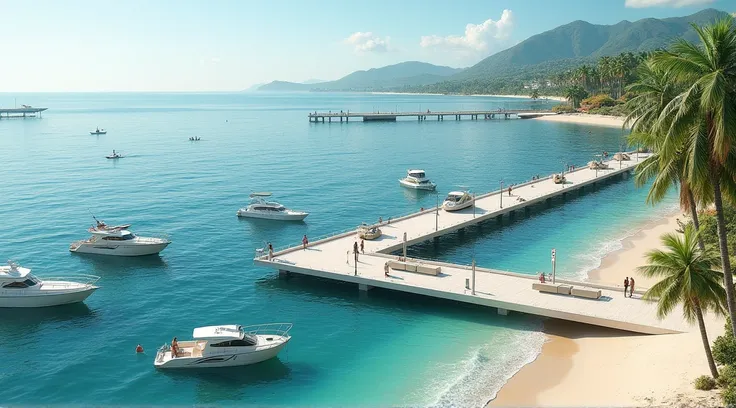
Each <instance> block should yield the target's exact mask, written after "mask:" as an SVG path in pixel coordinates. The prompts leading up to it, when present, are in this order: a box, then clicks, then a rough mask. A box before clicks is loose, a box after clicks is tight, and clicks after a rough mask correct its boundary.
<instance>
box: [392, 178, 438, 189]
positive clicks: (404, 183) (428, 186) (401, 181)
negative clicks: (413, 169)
mask: <svg viewBox="0 0 736 408" xmlns="http://www.w3.org/2000/svg"><path fill="white" fill-rule="evenodd" d="M399 184H400V185H401V186H402V187H404V188H408V189H412V190H427V191H431V190H434V189H435V188H437V185H436V184H434V183H427V184H414V183H409V182H408V181H406V180H404V179H399Z"/></svg>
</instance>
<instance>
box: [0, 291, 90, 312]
mask: <svg viewBox="0 0 736 408" xmlns="http://www.w3.org/2000/svg"><path fill="white" fill-rule="evenodd" d="M95 290H97V286H89V287H87V288H84V289H80V290H75V291H69V292H58V293H39V294H38V295H14V296H5V295H3V294H2V292H0V308H3V307H14V308H33V307H51V306H60V305H68V304H71V303H79V302H83V301H84V300H85V299H87V298H88V297H89V295H91V294H92V293H93V292H94V291H95Z"/></svg>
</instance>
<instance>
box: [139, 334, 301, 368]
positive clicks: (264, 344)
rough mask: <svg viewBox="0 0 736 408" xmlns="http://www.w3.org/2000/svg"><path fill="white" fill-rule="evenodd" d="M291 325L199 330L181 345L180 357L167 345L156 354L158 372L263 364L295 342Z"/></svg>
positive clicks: (178, 352)
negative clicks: (162, 370) (292, 338)
mask: <svg viewBox="0 0 736 408" xmlns="http://www.w3.org/2000/svg"><path fill="white" fill-rule="evenodd" d="M291 326H292V325H291V323H270V324H262V325H254V326H246V327H243V326H238V325H234V324H231V325H224V326H207V327H198V328H196V329H194V332H193V333H192V338H193V340H189V341H178V342H177V343H178V348H177V349H178V350H177V352H176V355H175V356H174V355H172V350H171V345H169V344H164V345H163V346H162V347H161V348H159V350H158V352H157V353H156V359H155V360H154V361H153V366H154V367H156V368H203V367H232V366H243V365H249V364H256V363H260V362H261V361H265V360H268V359H271V358H273V357H276V355H277V354H278V353H279V351H281V349H283V348H284V347H285V346H286V344H287V343H288V342H289V340H291V336H290V335H289V330H291Z"/></svg>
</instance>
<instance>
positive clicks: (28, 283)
mask: <svg viewBox="0 0 736 408" xmlns="http://www.w3.org/2000/svg"><path fill="white" fill-rule="evenodd" d="M34 285H36V281H35V280H34V279H31V278H29V279H26V280H24V281H23V282H10V283H6V284H5V285H3V288H9V289H25V288H27V287H30V286H34Z"/></svg>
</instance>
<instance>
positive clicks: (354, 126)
mask: <svg viewBox="0 0 736 408" xmlns="http://www.w3.org/2000/svg"><path fill="white" fill-rule="evenodd" d="M16 98H17V103H18V104H20V103H24V104H29V105H34V106H44V107H48V108H49V110H48V111H47V112H45V113H44V114H43V117H42V118H27V119H8V120H6V119H2V120H0V258H2V257H4V258H7V259H13V260H16V261H18V262H19V263H20V264H22V265H24V266H27V267H30V268H32V269H33V271H34V273H35V274H37V275H39V276H40V277H43V276H44V275H45V276H58V275H65V274H73V273H86V274H94V275H98V276H100V277H101V279H100V281H99V284H100V286H101V289H99V290H98V291H97V292H96V293H95V294H93V295H92V296H91V297H90V298H89V299H87V301H86V302H85V303H84V304H78V305H72V306H69V307H61V308H51V309H42V310H10V309H5V310H0V383H1V384H2V387H0V404H9V405H20V404H23V405H27V404H34V405H46V404H65V405H101V404H105V405H164V404H165V405H194V404H209V405H218V406H219V405H235V404H237V405H243V404H253V405H279V406H295V405H301V406H305V405H309V406H325V405H328V406H387V405H419V406H423V405H439V406H452V405H454V406H482V405H483V404H484V403H485V402H487V401H488V400H489V399H491V398H492V397H493V396H494V395H495V392H496V391H497V390H498V389H499V388H500V387H501V386H502V385H503V383H504V381H505V380H506V379H507V378H508V377H510V376H511V375H512V374H513V373H514V372H515V371H516V370H518V369H519V368H520V367H521V366H522V365H523V364H525V363H527V362H529V361H531V360H532V359H534V358H535V356H536V355H537V354H538V352H539V350H540V349H541V345H542V343H543V341H544V336H543V335H542V334H541V333H540V332H539V329H540V321H539V320H538V319H536V318H533V317H529V316H522V315H518V314H512V315H510V316H503V317H502V316H497V315H496V312H495V310H493V309H484V308H479V307H471V306H467V305H461V304H456V303H453V302H447V301H438V300H433V299H429V298H425V297H420V296H412V295H407V294H403V293H393V292H388V291H382V290H380V289H377V290H373V291H371V292H369V293H367V294H361V293H359V292H358V290H357V288H356V287H354V286H352V285H348V284H339V283H334V282H331V281H325V280H320V279H314V278H308V277H299V276H295V277H292V278H290V279H288V280H284V279H279V278H278V275H277V273H275V271H273V270H270V269H265V268H258V267H255V266H254V265H253V262H252V258H253V256H254V250H255V249H256V248H259V247H262V246H263V244H264V242H266V241H271V242H273V243H274V245H275V246H281V245H286V244H296V243H298V242H299V241H300V239H301V236H302V235H303V234H307V235H308V236H310V237H317V236H319V235H322V234H327V233H330V232H334V231H337V230H343V229H347V228H350V227H353V226H357V225H358V224H359V223H360V222H362V221H373V220H376V219H378V217H379V216H382V217H383V218H384V219H385V218H387V217H388V216H392V215H393V216H396V215H399V214H403V213H406V212H409V211H416V210H418V209H419V208H420V207H430V206H434V205H435V201H436V198H435V196H434V195H433V194H424V195H422V194H419V195H417V194H413V193H412V192H409V191H406V190H403V189H402V188H400V187H399V184H398V182H397V179H398V178H400V177H402V176H404V174H405V172H406V169H408V168H422V169H424V170H426V172H427V174H428V176H429V177H430V178H431V179H432V180H433V181H435V182H436V183H437V184H438V190H439V191H440V194H442V193H444V192H447V191H449V190H453V189H457V188H458V187H459V186H466V187H468V188H470V189H471V190H473V191H476V192H479V193H480V192H486V191H490V190H492V189H496V188H498V186H499V182H500V181H501V180H503V181H504V182H505V183H506V184H509V183H514V182H521V181H523V180H526V179H529V178H531V176H532V175H535V174H541V175H548V174H550V173H552V172H555V171H559V170H561V169H562V168H563V167H564V165H565V164H566V163H575V164H578V165H583V164H584V163H586V162H587V161H589V160H591V159H592V157H593V155H594V154H596V153H599V152H601V151H603V150H607V151H609V152H613V151H617V150H618V149H619V146H620V143H621V142H622V140H623V138H624V135H623V133H622V131H621V130H620V129H611V128H602V127H586V126H580V125H569V124H559V123H548V122H542V121H534V120H506V121H503V120H493V121H491V120H477V121H471V120H462V121H454V120H445V121H443V122H437V121H433V120H427V121H425V122H417V121H416V120H411V119H407V120H400V121H398V122H396V123H362V122H359V121H356V122H350V123H342V124H341V123H339V122H337V123H335V122H333V123H331V124H328V123H324V124H322V123H318V124H315V123H309V122H308V119H307V114H308V112H310V111H312V112H313V111H315V110H319V111H326V110H332V111H339V110H350V111H353V112H357V111H375V110H378V111H396V110H399V111H416V110H419V111H423V110H426V109H430V110H437V111H438V110H458V109H465V110H470V109H485V108H487V109H497V108H499V107H500V108H518V107H547V106H550V105H551V103H550V102H544V101H530V100H523V99H505V98H491V97H461V96H429V95H422V96H419V95H385V94H376V95H371V94H321V93H316V94H312V93H300V94H250V93H232V94H228V93H211V94H207V93H204V94H203V93H197V94H187V93H172V94H162V93H158V94H141V93H110V94H17V95H16V94H12V95H11V94H0V107H12V106H13V104H14V103H15V99H16ZM428 119H429V118H428ZM98 126H99V127H101V128H105V129H107V130H108V133H107V134H106V135H100V136H92V135H90V134H89V131H91V130H94V129H95V128H96V127H98ZM193 136H198V137H201V141H199V142H190V141H189V140H188V138H189V137H193ZM113 149H115V150H116V151H121V152H123V153H124V154H125V155H126V157H125V158H124V159H122V160H118V161H111V160H106V159H105V155H106V154H109V153H110V152H111V151H112V150H113ZM263 190H265V191H272V192H274V194H275V197H274V198H275V199H277V200H278V201H280V202H282V203H283V204H285V205H287V206H288V207H291V208H294V209H303V210H306V211H309V212H310V213H311V215H310V216H309V217H308V218H307V219H306V222H304V223H277V222H257V221H252V220H240V219H238V218H237V217H236V216H235V212H236V210H237V209H238V208H239V207H241V206H243V205H245V204H247V202H248V194H249V193H251V192H253V191H263ZM645 196H646V190H645V189H636V188H634V185H633V181H631V179H629V180H622V181H617V182H611V183H608V184H606V185H604V186H600V187H599V188H597V189H595V190H589V191H587V192H586V193H584V194H582V195H579V196H578V195H573V197H570V198H568V199H567V200H566V201H565V202H563V201H555V202H554V203H553V205H552V206H551V207H550V208H541V207H540V208H538V209H535V210H534V211H532V212H531V214H529V215H527V216H524V215H520V216H519V217H517V218H516V219H515V220H513V221H510V220H506V221H504V223H503V224H502V225H497V224H495V223H493V222H491V223H487V224H483V225H481V226H479V227H474V228H469V229H467V230H466V231H465V232H464V233H457V234H452V235H449V236H446V237H443V238H442V239H440V240H439V242H437V243H435V242H428V243H425V244H420V245H416V246H414V247H412V248H411V249H410V251H411V253H412V255H414V256H419V257H425V258H437V259H442V260H446V261H451V262H458V263H466V264H467V263H470V262H471V260H472V258H473V257H475V259H476V260H477V262H478V264H479V265H481V266H485V267H491V268H498V269H506V270H512V271H519V272H525V273H534V272H535V271H538V270H549V268H550V263H549V251H550V249H551V248H557V253H558V273H559V274H562V275H565V276H569V277H584V276H585V273H586V272H587V271H588V270H590V269H591V268H594V267H596V266H597V265H598V263H599V261H600V258H601V257H602V256H603V255H605V254H606V253H607V252H610V251H612V250H615V249H618V248H620V240H621V239H622V238H624V237H625V236H627V235H628V234H630V233H632V232H633V231H635V230H636V228H637V225H639V226H640V225H641V224H642V223H644V222H646V221H648V220H652V219H654V218H656V217H658V216H660V215H661V214H662V213H663V212H667V211H671V209H672V208H674V205H675V199H674V198H673V197H670V198H668V200H667V202H666V203H664V204H663V205H661V206H659V207H656V208H652V207H648V206H646V205H645V203H644V201H645V200H644V199H645ZM92 213H93V214H94V215H96V216H97V217H98V218H101V219H104V220H105V221H107V222H108V223H114V224H122V223H132V224H133V227H132V231H133V232H136V233H138V234H139V235H142V236H146V235H148V234H153V235H156V234H162V233H165V234H167V235H168V236H169V237H170V239H171V240H172V241H173V243H172V244H171V245H170V246H169V247H168V248H167V249H166V250H165V251H164V252H162V253H161V255H160V257H159V256H156V257H145V258H138V259H135V258H131V259H126V258H121V259H116V258H114V257H112V258H111V257H102V256H80V255H77V254H71V253H69V252H68V246H69V244H70V243H71V242H72V241H74V240H77V239H83V238H86V237H87V232H86V228H87V227H89V226H90V225H91V224H92V222H93V220H92V216H91V214H92ZM268 322H292V323H294V328H293V330H292V334H293V338H292V341H291V343H290V345H289V346H288V349H286V350H285V351H284V352H282V354H280V356H279V358H277V359H273V360H270V361H267V362H265V363H262V364H258V365H254V366H249V367H242V368H238V369H227V370H215V371H205V372H161V371H156V370H155V369H154V368H153V357H154V355H155V352H156V348H157V347H158V346H160V345H161V344H163V343H164V342H168V341H170V340H171V338H172V337H173V336H178V337H179V338H180V339H186V338H189V337H190V336H191V332H192V329H193V328H194V327H197V326H204V325H213V324H244V325H247V324H255V323H268ZM136 344H141V345H143V346H144V348H145V350H146V352H145V353H144V354H136V353H135V346H136Z"/></svg>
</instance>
